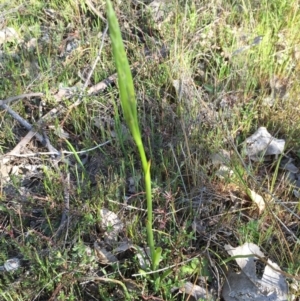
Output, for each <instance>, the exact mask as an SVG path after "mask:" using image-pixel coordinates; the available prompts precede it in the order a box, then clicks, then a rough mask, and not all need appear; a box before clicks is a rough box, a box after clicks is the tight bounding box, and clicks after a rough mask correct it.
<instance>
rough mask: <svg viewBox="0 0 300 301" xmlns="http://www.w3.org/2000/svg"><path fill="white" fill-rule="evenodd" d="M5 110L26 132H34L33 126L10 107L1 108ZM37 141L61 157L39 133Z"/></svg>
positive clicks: (3, 105) (36, 135) (4, 105)
mask: <svg viewBox="0 0 300 301" xmlns="http://www.w3.org/2000/svg"><path fill="white" fill-rule="evenodd" d="M1 107H2V108H3V109H5V110H6V111H7V113H8V114H10V115H11V116H12V117H13V118H14V119H15V120H17V121H18V122H19V123H20V124H21V125H22V126H24V127H25V128H26V130H28V131H31V130H33V126H32V125H31V124H30V123H29V122H27V121H26V120H25V119H23V118H22V117H21V116H20V115H19V114H17V113H16V112H15V111H14V110H12V109H11V108H10V107H9V106H8V105H6V104H2V106H1ZM35 137H36V139H37V140H38V141H39V142H41V143H42V145H43V146H46V147H47V148H48V150H49V152H54V153H55V154H56V155H60V152H59V151H58V150H57V149H56V148H55V147H54V146H52V145H51V144H50V143H49V142H48V141H46V140H45V137H44V136H43V135H41V134H39V133H36V134H35Z"/></svg>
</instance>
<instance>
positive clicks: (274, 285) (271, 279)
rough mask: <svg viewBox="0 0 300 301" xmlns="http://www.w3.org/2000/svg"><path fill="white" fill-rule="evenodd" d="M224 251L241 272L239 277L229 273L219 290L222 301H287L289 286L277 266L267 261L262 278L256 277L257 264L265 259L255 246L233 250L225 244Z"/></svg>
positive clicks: (234, 273)
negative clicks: (260, 259) (220, 290)
mask: <svg viewBox="0 0 300 301" xmlns="http://www.w3.org/2000/svg"><path fill="white" fill-rule="evenodd" d="M225 250H226V251H227V252H228V254H229V255H231V256H232V257H233V258H234V259H235V261H236V263H237V264H238V266H239V267H240V269H241V271H240V272H238V273H237V272H235V271H233V270H229V272H228V274H227V277H226V280H225V283H224V286H223V290H222V297H223V298H224V300H225V301H287V300H288V285H287V282H286V279H285V277H284V276H283V275H282V274H281V273H280V272H278V271H280V268H279V266H278V265H277V264H276V263H274V262H272V261H271V260H270V259H268V260H267V265H266V266H265V268H264V271H263V274H262V277H259V276H258V274H257V268H256V261H257V260H258V259H259V258H264V257H265V255H264V254H263V252H262V251H261V250H260V248H259V247H258V246H257V245H256V244H253V243H248V242H247V243H244V244H243V245H242V246H239V247H236V248H234V247H232V246H231V245H229V244H228V245H225ZM255 255H257V256H255ZM272 267H273V268H272Z"/></svg>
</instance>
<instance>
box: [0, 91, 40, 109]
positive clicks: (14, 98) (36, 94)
mask: <svg viewBox="0 0 300 301" xmlns="http://www.w3.org/2000/svg"><path fill="white" fill-rule="evenodd" d="M43 95H44V93H40V92H38V93H27V94H21V95H17V96H12V97H9V98H7V99H5V100H1V99H0V106H3V105H7V104H9V103H11V102H13V101H16V100H19V99H22V98H30V97H38V96H43Z"/></svg>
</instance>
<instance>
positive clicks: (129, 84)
mask: <svg viewBox="0 0 300 301" xmlns="http://www.w3.org/2000/svg"><path fill="white" fill-rule="evenodd" d="M107 19H108V24H109V33H110V38H111V41H112V48H113V56H114V60H115V64H116V68H117V73H118V85H119V90H120V99H121V105H122V110H123V114H124V118H125V120H126V123H127V125H128V127H129V130H130V132H131V134H132V136H133V139H134V141H135V143H136V145H137V148H138V151H139V154H140V158H141V162H142V166H143V172H144V179H145V189H146V200H147V222H146V229H147V238H148V245H149V248H150V254H151V264H152V270H155V269H156V268H157V266H158V263H159V259H158V254H159V255H160V254H161V249H159V248H158V250H155V244H154V236H153V229H152V221H153V212H152V192H151V174H150V166H151V162H150V161H149V162H148V161H147V158H146V153H145V149H144V145H143V141H142V138H141V133H140V128H139V122H138V117H137V105H136V97H135V91H134V86H133V80H132V74H131V70H130V66H129V63H128V59H127V56H126V52H125V48H124V44H123V40H122V36H121V31H120V27H119V24H118V20H117V17H116V14H115V12H114V10H113V7H112V4H111V2H110V0H107ZM156 251H157V252H156Z"/></svg>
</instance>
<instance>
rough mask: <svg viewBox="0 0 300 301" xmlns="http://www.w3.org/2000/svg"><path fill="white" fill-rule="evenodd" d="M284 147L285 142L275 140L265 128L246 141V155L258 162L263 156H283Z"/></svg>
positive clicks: (261, 128)
mask: <svg viewBox="0 0 300 301" xmlns="http://www.w3.org/2000/svg"><path fill="white" fill-rule="evenodd" d="M284 146H285V140H283V139H276V138H274V137H273V136H272V135H271V134H270V133H269V132H268V131H267V129H266V128H265V127H260V128H259V129H258V130H257V131H256V132H255V133H254V134H252V135H251V136H250V137H249V138H247V139H246V155H247V156H249V157H250V159H251V160H254V161H257V160H259V158H260V157H262V156H269V155H280V154H282V153H283V150H284Z"/></svg>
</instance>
